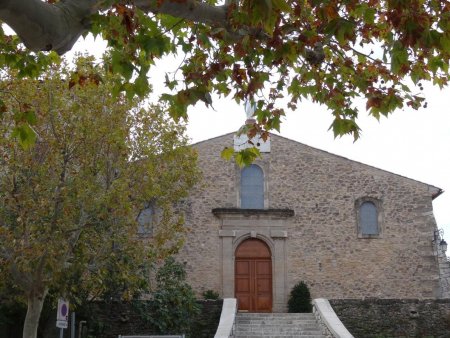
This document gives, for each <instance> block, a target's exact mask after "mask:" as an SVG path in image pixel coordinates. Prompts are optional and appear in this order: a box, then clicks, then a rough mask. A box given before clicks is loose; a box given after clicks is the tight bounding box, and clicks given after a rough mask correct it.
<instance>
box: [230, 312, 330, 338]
mask: <svg viewBox="0 0 450 338" xmlns="http://www.w3.org/2000/svg"><path fill="white" fill-rule="evenodd" d="M256 337H258V338H278V337H280V338H281V337H283V338H289V337H296V338H324V336H323V335H322V333H321V330H320V328H319V326H318V324H317V322H316V320H315V318H314V315H313V314H312V313H238V314H237V316H236V328H235V338H256Z"/></svg>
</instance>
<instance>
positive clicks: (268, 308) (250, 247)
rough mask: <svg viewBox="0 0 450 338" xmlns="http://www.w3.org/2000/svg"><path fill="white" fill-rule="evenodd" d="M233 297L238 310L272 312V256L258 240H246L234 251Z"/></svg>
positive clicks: (267, 248)
mask: <svg viewBox="0 0 450 338" xmlns="http://www.w3.org/2000/svg"><path fill="white" fill-rule="evenodd" d="M234 276H235V277H234V278H235V287H234V290H235V295H236V298H237V300H238V306H239V310H241V311H249V312H272V255H271V254H270V249H269V247H268V246H267V245H266V244H265V243H264V242H263V241H260V240H259V239H248V240H246V241H244V242H242V243H241V244H240V245H239V246H238V248H237V249H236V256H235V271H234Z"/></svg>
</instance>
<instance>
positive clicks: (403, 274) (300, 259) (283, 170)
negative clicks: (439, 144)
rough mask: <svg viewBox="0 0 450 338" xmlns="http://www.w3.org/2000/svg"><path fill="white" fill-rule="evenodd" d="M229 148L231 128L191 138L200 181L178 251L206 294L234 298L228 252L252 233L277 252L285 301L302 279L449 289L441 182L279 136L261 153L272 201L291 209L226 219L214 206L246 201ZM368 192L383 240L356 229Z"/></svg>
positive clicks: (360, 287)
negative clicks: (439, 244)
mask: <svg viewBox="0 0 450 338" xmlns="http://www.w3.org/2000/svg"><path fill="white" fill-rule="evenodd" d="M226 146H228V147H232V146H233V135H232V134H228V135H224V136H221V137H217V138H214V139H211V140H207V141H204V142H200V143H198V144H195V145H194V146H193V147H194V148H195V149H196V150H197V152H198V154H199V166H200V168H201V170H202V172H203V182H202V184H200V185H199V186H198V187H197V188H196V189H194V190H193V191H192V194H191V196H190V198H189V199H188V201H187V202H186V206H187V208H186V227H187V228H188V234H187V239H186V245H185V247H184V248H183V249H182V252H181V254H180V256H179V259H180V260H181V261H183V262H185V263H186V267H187V273H188V281H189V283H190V284H191V285H192V286H193V288H194V289H195V290H196V291H197V292H198V293H199V294H201V292H203V291H205V290H208V289H211V290H215V291H218V292H219V293H221V295H222V296H224V297H233V296H234V294H233V290H234V289H233V288H234V282H233V280H234V271H233V268H231V269H230V268H229V266H230V264H228V263H226V260H229V262H231V263H232V262H234V256H233V255H234V251H233V250H235V248H236V246H237V245H238V244H239V243H240V242H241V241H243V240H245V238H249V237H255V238H259V239H261V240H263V241H264V242H265V243H266V244H267V245H268V246H269V247H271V250H273V251H272V255H273V262H274V264H276V266H275V267H274V271H275V270H276V271H275V272H274V276H277V278H278V280H277V281H276V283H275V284H274V293H277V294H278V293H279V292H282V293H283V294H284V298H283V302H286V300H287V297H288V295H289V292H290V290H291V289H292V287H293V286H294V285H295V284H296V283H297V282H299V281H301V280H303V281H305V282H306V283H307V284H308V286H309V287H310V290H311V295H312V297H313V298H319V297H323V298H328V299H335V298H364V297H377V298H417V297H420V298H437V297H441V296H442V295H441V289H440V286H439V271H438V260H437V257H436V255H435V254H434V250H433V243H432V240H433V234H434V230H435V229H436V223H435V220H434V216H433V208H432V196H433V194H435V193H436V192H437V191H438V189H437V188H436V187H433V186H430V185H428V184H425V183H422V182H418V181H415V180H413V179H410V178H406V177H402V176H399V175H395V174H393V173H389V172H386V171H383V170H380V169H377V168H374V167H371V166H369V165H365V164H361V163H358V162H355V161H351V160H349V159H346V158H343V157H340V156H336V155H333V154H330V153H327V152H324V151H321V150H318V149H315V148H312V147H309V146H306V145H303V144H300V143H298V142H295V141H292V140H288V139H286V138H283V137H280V136H276V135H272V137H271V152H270V153H268V154H263V155H262V158H261V159H258V160H257V161H256V164H258V165H260V166H261V168H262V169H263V171H264V176H265V189H266V191H265V197H266V198H267V201H265V203H266V204H267V205H266V207H267V209H271V210H277V209H280V210H281V209H282V210H293V211H294V216H293V217H288V218H285V219H282V220H280V219H277V218H276V217H272V216H271V215H259V214H255V215H253V216H251V217H249V216H248V215H245V214H242V215H233V219H231V220H225V221H227V222H228V223H226V224H225V221H224V219H221V218H220V217H217V216H216V215H214V214H213V212H212V210H213V209H217V208H229V209H232V208H237V209H238V208H239V207H240V202H239V179H240V168H239V167H238V166H237V165H236V164H235V163H234V162H233V161H225V160H224V159H222V158H221V157H220V152H221V150H223V148H224V147H226ZM364 197H369V198H373V199H376V200H378V201H380V203H381V206H382V208H381V212H382V216H383V218H382V224H381V233H380V236H378V238H359V237H358V225H357V218H356V211H355V201H357V200H358V199H361V198H364ZM271 222H272V223H271ZM225 230H226V231H225ZM272 230H276V231H272ZM221 231H222V234H223V235H220V234H221ZM221 236H222V237H221ZM225 248H231V251H230V250H225ZM227 264H228V265H227ZM227 267H228V268H227ZM280 274H282V276H280ZM280 290H281V291H280ZM280 299H281V298H280ZM280 299H278V300H275V301H280Z"/></svg>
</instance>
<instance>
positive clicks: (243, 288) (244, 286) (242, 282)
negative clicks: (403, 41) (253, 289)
mask: <svg viewBox="0 0 450 338" xmlns="http://www.w3.org/2000/svg"><path fill="white" fill-rule="evenodd" d="M236 292H239V293H240V292H250V278H236Z"/></svg>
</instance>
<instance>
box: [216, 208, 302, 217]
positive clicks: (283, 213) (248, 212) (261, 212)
mask: <svg viewBox="0 0 450 338" xmlns="http://www.w3.org/2000/svg"><path fill="white" fill-rule="evenodd" d="M211 212H212V213H213V214H214V216H216V217H218V218H221V219H223V218H228V217H230V216H231V217H233V216H246V217H251V216H256V217H261V216H262V217H263V218H266V217H267V218H288V217H293V216H294V214H295V213H294V210H292V209H240V208H214V209H212V210H211Z"/></svg>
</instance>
